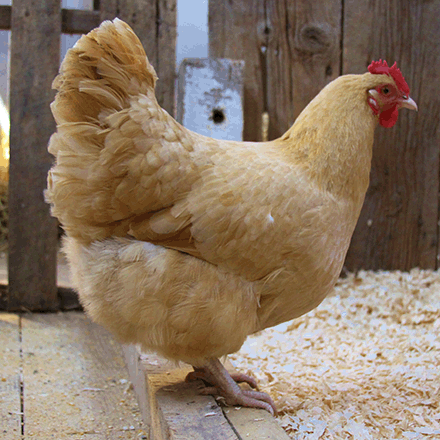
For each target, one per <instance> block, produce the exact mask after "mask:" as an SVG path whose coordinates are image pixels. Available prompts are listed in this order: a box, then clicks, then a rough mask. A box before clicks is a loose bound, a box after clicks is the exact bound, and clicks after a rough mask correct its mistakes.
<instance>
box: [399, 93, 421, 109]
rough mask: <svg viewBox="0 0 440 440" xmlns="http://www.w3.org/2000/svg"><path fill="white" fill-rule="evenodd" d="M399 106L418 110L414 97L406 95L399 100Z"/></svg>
mask: <svg viewBox="0 0 440 440" xmlns="http://www.w3.org/2000/svg"><path fill="white" fill-rule="evenodd" d="M400 107H404V108H409V109H410V110H415V111H418V107H417V104H416V102H415V101H414V99H412V98H410V97H409V96H408V97H406V96H405V97H404V99H401V100H400Z"/></svg>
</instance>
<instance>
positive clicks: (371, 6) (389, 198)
mask: <svg viewBox="0 0 440 440" xmlns="http://www.w3.org/2000/svg"><path fill="white" fill-rule="evenodd" d="M344 10H345V14H344V42H343V53H344V61H343V70H344V73H361V72H365V71H366V67H367V66H368V64H369V63H370V61H371V60H372V59H379V58H383V59H386V60H387V61H388V62H390V63H393V62H394V61H397V64H398V65H399V67H400V68H401V70H402V72H403V74H404V76H405V78H406V79H407V81H408V84H409V85H410V87H411V96H412V97H413V98H414V99H415V101H416V102H417V104H418V106H419V112H418V113H415V112H409V111H406V110H401V111H400V112H399V120H398V122H397V124H396V126H395V127H394V128H392V129H384V128H382V127H379V128H378V129H377V130H376V138H375V147H374V152H373V166H372V171H371V183H370V188H369V191H368V193H367V197H366V200H365V204H364V208H363V210H362V213H361V216H360V220H359V223H358V226H357V228H356V231H355V234H354V236H353V239H352V244H351V247H350V250H349V252H348V256H347V260H346V266H347V268H348V269H350V270H356V269H359V268H365V269H373V270H376V269H400V270H408V269H410V268H412V267H415V266H419V267H421V268H435V267H437V266H436V263H437V254H438V253H439V249H438V246H439V240H438V224H437V223H438V210H439V204H438V191H439V149H438V145H439V143H440V129H439V124H438V109H439V108H440V74H439V72H440V35H439V34H440V30H439V27H438V16H439V14H440V1H438V0H436V1H431V2H409V3H408V2H402V1H398V0H394V1H385V0H380V1H377V2H374V3H372V2H369V1H367V0H362V1H357V0H356V1H355V0H346V1H345V6H344Z"/></svg>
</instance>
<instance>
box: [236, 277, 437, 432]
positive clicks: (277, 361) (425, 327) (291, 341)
mask: <svg viewBox="0 0 440 440" xmlns="http://www.w3.org/2000/svg"><path fill="white" fill-rule="evenodd" d="M439 330H440V271H425V270H419V269H413V270H411V271H410V272H409V273H404V272H398V271H396V272H369V271H361V272H359V273H358V274H356V275H353V274H349V275H348V276H347V278H345V279H340V280H339V282H338V283H337V285H336V287H335V290H334V293H333V294H332V295H331V296H330V297H328V298H327V299H326V300H324V302H323V303H322V304H321V305H320V306H319V307H318V308H317V309H315V310H313V311H312V312H310V313H308V314H307V315H305V316H302V317H301V318H298V319H296V320H294V321H290V322H287V323H284V324H281V325H279V326H277V327H274V328H272V329H267V330H265V331H264V332H261V333H260V334H257V335H254V336H251V337H249V338H248V340H247V341H246V343H245V345H244V346H243V347H242V349H241V350H240V351H239V352H238V353H236V354H234V355H231V357H230V358H231V360H232V361H233V362H234V363H235V365H237V366H238V367H239V368H240V369H242V370H245V371H246V372H248V373H250V374H254V376H256V378H257V380H258V382H259V385H260V388H261V390H262V391H265V392H268V393H269V394H270V395H271V396H272V397H273V398H274V400H275V403H276V404H277V407H278V409H279V412H280V415H279V416H278V420H279V422H280V423H281V425H282V426H283V428H284V429H285V430H286V432H287V433H288V434H289V435H290V437H291V438H293V439H296V440H300V439H307V440H309V439H315V440H321V439H322V440H325V439H353V438H355V439H357V440H363V439H365V440H370V439H378V438H380V439H426V440H427V439H438V438H440V368H439V364H440V338H439V337H438V333H439Z"/></svg>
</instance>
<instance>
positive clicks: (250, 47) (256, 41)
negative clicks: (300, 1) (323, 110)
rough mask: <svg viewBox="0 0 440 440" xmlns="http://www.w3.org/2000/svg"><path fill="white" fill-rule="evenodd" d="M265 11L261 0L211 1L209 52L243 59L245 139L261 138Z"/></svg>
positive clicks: (264, 62) (263, 96)
mask: <svg viewBox="0 0 440 440" xmlns="http://www.w3.org/2000/svg"><path fill="white" fill-rule="evenodd" d="M266 27H267V26H266V14H265V8H264V2H263V1H260V0H236V1H234V2H233V3H231V2H229V1H228V0H216V1H212V0H211V1H210V2H209V10H208V30H209V56H210V57H211V58H230V59H233V60H244V62H245V72H244V108H245V112H244V129H243V139H244V140H246V141H261V140H262V114H263V112H264V111H265V110H266V106H267V103H266V94H265V93H266V92H265V81H266V72H265V69H266V52H267V44H268V42H267V40H268V38H267V34H266Z"/></svg>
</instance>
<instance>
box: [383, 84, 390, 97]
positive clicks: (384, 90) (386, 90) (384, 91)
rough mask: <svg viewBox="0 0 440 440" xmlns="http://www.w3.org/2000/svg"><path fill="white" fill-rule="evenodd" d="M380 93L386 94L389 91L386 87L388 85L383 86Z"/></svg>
mask: <svg viewBox="0 0 440 440" xmlns="http://www.w3.org/2000/svg"><path fill="white" fill-rule="evenodd" d="M382 93H383V94H384V95H388V93H390V89H389V88H388V87H386V86H385V87H384V88H383V89H382Z"/></svg>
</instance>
